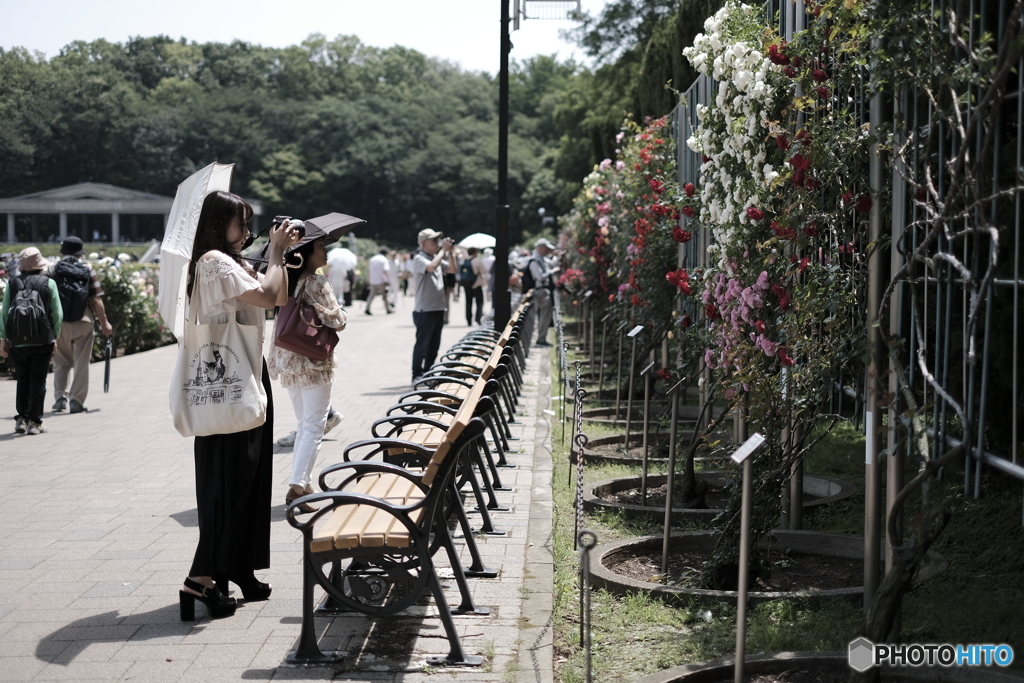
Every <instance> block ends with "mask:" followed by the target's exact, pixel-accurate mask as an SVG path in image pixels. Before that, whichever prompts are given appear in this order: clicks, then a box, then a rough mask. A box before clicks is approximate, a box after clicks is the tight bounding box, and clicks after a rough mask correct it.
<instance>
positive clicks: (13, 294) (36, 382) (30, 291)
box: [0, 247, 64, 435]
mask: <svg viewBox="0 0 1024 683" xmlns="http://www.w3.org/2000/svg"><path fill="white" fill-rule="evenodd" d="M18 258H19V266H18V268H19V270H20V271H21V274H20V275H19V276H18V277H12V278H11V279H10V282H9V283H8V286H7V289H5V290H4V297H3V304H2V305H0V356H4V357H6V358H9V359H10V363H11V367H13V368H14V371H15V373H16V374H17V375H18V388H17V395H16V398H15V406H16V409H17V413H18V414H17V416H16V417H15V422H14V431H15V432H17V433H18V434H30V435H32V434H39V433H41V432H45V431H46V429H45V428H44V427H43V402H44V401H45V400H46V374H47V373H48V372H49V370H50V358H51V357H52V356H53V349H54V346H55V343H54V342H56V340H57V337H59V336H60V329H61V323H63V321H64V318H63V314H62V311H61V306H60V294H58V292H57V285H56V283H54V281H53V280H51V279H50V278H49V277H48V276H47V275H46V268H47V267H48V266H49V262H48V261H47V260H46V259H45V258H44V257H43V255H42V254H40V253H39V250H38V249H37V248H35V247H28V248H27V249H24V250H22V252H21V253H20V254H19V255H18ZM26 322H29V323H31V324H30V325H27V324H25V323H26Z"/></svg>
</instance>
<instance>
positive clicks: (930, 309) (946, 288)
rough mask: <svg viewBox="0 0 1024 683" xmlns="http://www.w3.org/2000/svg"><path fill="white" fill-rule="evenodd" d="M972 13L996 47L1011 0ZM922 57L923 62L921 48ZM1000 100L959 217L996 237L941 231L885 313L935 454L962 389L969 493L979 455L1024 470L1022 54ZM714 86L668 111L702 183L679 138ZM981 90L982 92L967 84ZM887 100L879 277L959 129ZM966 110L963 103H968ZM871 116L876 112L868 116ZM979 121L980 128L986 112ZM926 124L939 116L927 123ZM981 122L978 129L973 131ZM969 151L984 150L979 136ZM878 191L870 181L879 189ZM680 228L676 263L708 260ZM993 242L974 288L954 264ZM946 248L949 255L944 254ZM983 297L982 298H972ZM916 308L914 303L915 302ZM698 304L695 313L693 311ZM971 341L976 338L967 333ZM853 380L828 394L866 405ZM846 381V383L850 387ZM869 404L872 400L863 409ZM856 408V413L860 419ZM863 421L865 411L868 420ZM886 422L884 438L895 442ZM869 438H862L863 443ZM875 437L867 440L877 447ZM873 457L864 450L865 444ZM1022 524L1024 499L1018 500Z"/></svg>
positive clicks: (799, 24)
mask: <svg viewBox="0 0 1024 683" xmlns="http://www.w3.org/2000/svg"><path fill="white" fill-rule="evenodd" d="M949 4H950V3H949V2H947V1H946V0H942V1H939V0H936V1H935V2H933V3H932V6H933V7H934V10H935V11H936V12H939V13H942V15H943V16H946V15H947V11H948V10H949V9H950V7H949ZM959 4H961V5H964V7H965V8H967V7H968V4H969V8H968V9H969V13H967V15H966V17H965V18H964V22H965V28H966V29H967V31H968V35H969V40H968V45H969V46H973V45H974V44H975V42H976V41H979V40H981V39H982V36H984V35H985V34H986V33H989V34H991V35H992V37H993V38H994V41H995V44H996V46H998V43H999V41H1000V40H1002V39H1003V37H1004V33H1005V31H1006V22H1007V21H1008V18H1009V16H1010V9H1011V8H1010V7H1009V6H1011V5H1012V3H1011V2H1007V1H1006V0H973V1H972V2H970V3H959ZM764 10H765V19H766V24H767V25H769V26H774V27H776V28H777V30H778V32H779V34H780V36H782V37H783V38H785V39H787V40H789V39H791V38H792V36H793V34H794V33H796V32H798V31H800V30H802V29H803V28H805V27H806V22H807V16H808V15H807V12H806V11H805V7H804V2H803V0H795V1H793V0H769V2H766V3H765V5H764ZM920 59H922V60H927V59H929V57H928V56H927V55H921V56H920ZM1010 86H1011V87H1008V88H1007V93H1006V95H1005V97H1004V102H1003V105H1002V107H1001V108H999V109H997V111H996V116H995V121H994V123H993V125H994V127H995V136H994V141H995V143H994V144H993V145H992V150H991V152H990V153H988V156H987V157H986V158H985V165H986V167H987V169H986V171H985V173H984V176H985V177H983V178H979V179H978V181H977V182H978V183H986V184H987V187H988V189H987V191H986V193H985V194H986V195H987V196H988V197H990V200H989V201H986V202H983V203H980V204H979V205H978V206H977V209H976V212H975V215H974V216H973V217H971V218H968V219H966V220H968V221H974V224H977V225H980V224H983V223H987V224H991V225H994V226H995V227H996V228H997V230H998V243H997V244H996V243H995V242H993V241H991V240H990V239H985V238H982V237H969V238H967V239H964V240H958V241H956V242H955V243H951V242H950V241H949V240H947V239H945V238H940V239H938V240H936V241H935V242H934V243H932V244H930V245H929V246H928V249H929V257H930V258H929V259H928V261H927V262H926V265H925V266H924V271H925V274H924V276H923V278H919V279H918V280H917V281H916V284H915V286H916V287H918V288H919V291H920V292H921V294H920V296H918V297H912V296H911V292H910V289H909V285H907V284H906V283H904V284H901V285H899V286H898V287H897V288H896V289H895V291H894V292H893V295H892V297H891V299H890V313H889V315H888V317H887V321H886V322H887V323H888V326H889V329H890V331H891V332H892V334H893V335H894V336H895V337H897V338H898V339H899V340H901V344H902V348H901V353H902V354H903V362H904V365H905V366H906V367H907V368H908V369H909V373H908V378H907V379H908V383H909V386H910V387H911V389H912V390H913V393H914V396H915V397H916V399H917V400H918V402H919V403H920V405H922V406H926V407H927V408H928V413H929V415H928V417H927V422H928V425H929V436H930V438H931V440H932V452H933V453H935V452H941V451H943V450H945V449H946V448H948V447H949V446H951V445H957V444H959V438H960V437H961V435H962V433H963V432H962V425H961V424H960V420H959V418H957V416H956V415H955V413H954V412H953V410H952V408H951V405H950V402H949V401H948V400H947V399H946V397H944V396H943V394H946V395H948V396H953V397H961V398H962V402H963V404H964V406H965V410H966V419H967V422H968V424H970V425H974V429H972V430H969V431H968V433H969V434H972V435H973V439H972V443H969V444H965V446H966V447H967V456H966V459H967V461H966V463H965V480H964V488H965V493H967V494H969V495H973V496H974V497H979V496H980V493H981V488H980V475H981V471H982V464H987V465H989V466H990V467H993V468H995V469H997V470H999V471H1001V472H1003V473H1006V474H1009V475H1011V476H1014V477H1016V478H1018V479H1021V480H1024V466H1022V465H1024V455H1022V454H1021V452H1020V450H1021V446H1020V440H1021V438H1022V434H1021V427H1022V425H1021V420H1022V409H1021V406H1020V401H1021V358H1020V355H1021V345H1022V343H1024V340H1022V337H1021V329H1020V327H1021V321H1020V312H1019V311H1020V305H1021V301H1020V297H1021V287H1022V285H1024V282H1022V280H1021V273H1020V269H1021V250H1022V235H1021V197H1020V192H1019V191H1016V190H1015V188H1017V187H1018V186H1019V184H1020V183H1021V177H1022V175H1024V168H1022V161H1024V155H1022V146H1024V145H1022V136H1021V130H1022V129H1024V111H1022V109H1021V107H1020V98H1021V93H1022V92H1024V59H1022V60H1021V63H1020V64H1018V65H1017V74H1016V75H1015V76H1014V77H1012V82H1011V83H1010ZM715 88H716V84H715V83H714V81H713V80H712V79H710V78H707V77H699V78H698V79H697V80H696V81H694V82H693V84H691V85H690V87H689V88H687V89H686V91H685V92H684V99H683V101H682V102H681V104H680V105H679V106H678V107H676V109H675V110H674V112H673V114H672V120H673V125H674V132H675V136H676V141H677V145H678V153H677V160H678V169H679V183H680V186H681V187H682V186H684V185H685V184H686V183H694V184H695V185H696V186H698V187H699V186H700V170H699V169H700V166H701V158H700V156H699V155H697V154H696V153H694V152H692V151H691V150H690V149H689V148H688V147H687V145H686V140H687V139H688V138H689V137H690V136H691V135H692V134H693V131H694V129H695V128H696V127H697V124H698V118H697V106H698V105H705V106H707V105H709V104H710V103H711V102H712V100H713V97H714V94H715ZM970 94H972V95H974V96H975V98H976V97H977V96H978V94H979V93H978V92H973V93H970ZM868 98H869V95H868V94H867V93H866V92H864V90H863V89H862V91H861V92H860V93H859V96H858V97H856V101H855V106H856V107H857V108H858V109H859V115H860V117H861V119H862V121H864V122H865V123H868V122H869V121H871V118H870V117H869V109H870V106H871V105H870V103H869V100H868ZM889 105H890V106H889V107H888V110H887V112H886V113H887V117H886V118H887V122H891V123H892V124H893V130H894V136H895V141H896V142H897V143H907V142H910V143H911V144H910V146H909V147H908V149H909V153H908V154H907V155H906V156H905V157H904V158H905V159H907V160H908V163H907V164H906V165H903V164H901V163H899V162H898V161H896V162H889V163H888V164H887V166H886V168H885V169H884V172H885V176H884V177H885V178H888V179H889V180H887V181H885V185H887V187H885V188H884V190H885V192H883V193H882V196H883V197H884V196H888V197H889V199H890V201H889V202H888V203H887V204H886V205H885V206H884V209H883V211H882V213H881V219H880V220H881V223H882V225H881V226H880V228H881V231H882V234H883V235H889V236H891V239H892V242H891V244H892V245H893V246H894V248H893V249H891V251H890V253H889V254H888V255H887V257H884V258H881V259H875V260H874V262H873V266H872V269H871V270H870V271H869V272H867V273H866V276H867V277H869V278H871V277H877V278H881V279H883V280H884V281H885V282H888V278H889V276H890V274H891V273H892V272H896V270H897V269H899V268H900V267H901V266H902V265H903V264H904V259H905V257H906V255H907V254H908V253H911V252H912V251H913V250H914V249H917V248H918V246H919V245H920V244H922V242H921V223H920V222H919V221H920V219H921V211H922V205H921V203H920V202H919V201H914V199H915V189H914V188H915V187H916V184H915V182H914V181H915V180H920V179H921V178H923V177H924V175H925V172H926V171H930V172H931V174H932V176H933V177H934V178H936V179H937V180H936V182H937V184H938V189H939V196H940V197H942V196H944V195H943V192H944V190H945V182H946V180H945V177H944V160H945V159H946V158H947V157H948V156H949V154H950V153H951V150H953V149H956V146H957V145H958V144H959V142H960V138H959V136H958V133H957V132H956V131H955V130H949V129H944V128H942V126H943V123H942V120H941V119H936V117H935V116H934V114H935V112H934V111H933V108H932V106H931V104H930V103H929V101H928V99H927V98H926V97H925V96H924V94H923V93H921V92H918V91H915V90H912V89H910V88H907V87H904V88H903V89H902V90H901V91H899V92H897V93H894V94H893V95H892V98H891V103H889ZM970 113H971V110H970V106H968V107H967V108H966V111H965V112H964V114H965V117H969V115H970ZM874 123H875V125H877V119H876V120H875V121H874ZM975 125H977V126H979V127H980V126H983V125H984V122H983V121H978V122H977V123H976V124H975ZM932 126H939V128H938V129H936V130H933V129H932V128H931V127H932ZM979 132H980V131H979ZM978 139H979V145H978V149H977V150H976V152H978V153H982V152H984V150H983V149H982V148H981V144H980V139H981V136H980V135H979V136H978ZM875 189H878V188H875ZM681 221H682V226H683V228H684V229H686V230H690V231H691V232H692V233H693V240H692V241H690V242H689V243H687V244H685V245H681V247H680V256H679V261H680V265H682V266H684V267H688V268H698V267H704V266H706V265H707V247H708V245H709V244H711V243H712V241H713V239H712V236H711V235H710V233H709V231H706V230H696V229H694V227H693V225H691V224H692V221H691V220H690V219H688V218H686V217H685V216H684V217H682V218H681ZM990 249H992V250H995V251H996V252H997V254H998V263H999V265H998V267H997V269H996V272H995V277H994V278H992V279H991V280H988V281H985V282H984V283H983V285H984V286H983V287H981V288H980V289H979V287H978V286H977V282H975V281H973V280H972V279H971V278H968V282H966V283H965V280H964V277H965V276H964V274H963V272H962V271H960V270H958V269H957V267H956V266H955V264H954V259H955V261H957V262H960V263H963V264H965V265H967V266H968V267H969V268H970V270H971V272H972V273H975V274H978V273H981V272H982V271H984V259H985V258H987V257H988V255H989V253H990ZM947 257H950V258H947ZM972 297H976V298H978V303H979V304H980V307H978V312H977V314H976V319H977V322H976V333H975V334H974V335H972V334H971V330H970V329H969V327H968V323H969V320H968V317H969V311H970V308H971V301H972ZM979 297H980V298H979ZM917 307H921V309H922V310H920V311H918V310H917ZM916 313H920V314H921V319H922V320H923V325H921V326H918V325H916V324H915V314H916ZM698 314H699V311H694V315H695V316H696V315H698ZM972 340H973V344H974V346H973V348H972V347H971V343H972ZM919 352H920V353H922V354H923V357H924V358H925V365H926V367H927V369H928V371H929V372H930V373H931V374H932V375H933V377H934V378H935V381H936V382H937V384H938V385H939V387H940V388H941V391H935V390H934V389H933V388H931V387H930V386H929V385H928V383H927V382H926V381H925V378H924V377H923V376H922V372H921V371H920V369H919V368H918V366H917V363H916V361H915V359H916V358H917V356H918V354H919ZM854 384H857V386H851V387H847V388H845V390H844V389H843V388H840V389H839V390H838V391H837V395H836V402H837V404H839V405H842V404H843V401H844V396H845V401H846V404H845V405H846V406H847V407H849V405H850V398H849V395H850V394H851V393H852V394H853V395H854V397H855V399H856V400H855V405H856V408H857V409H858V410H860V409H865V406H866V405H867V404H868V403H869V402H868V401H867V400H866V397H867V392H866V390H865V387H866V385H867V381H866V378H865V380H863V381H861V382H854ZM896 388H897V387H896V386H895V380H890V384H889V390H890V391H893V392H894V393H895V391H896ZM850 389H853V391H852V392H851V391H850ZM866 409H868V410H870V408H866ZM901 410H902V407H901V406H900V404H899V403H896V404H894V405H893V406H892V407H891V408H890V409H889V410H888V413H889V419H890V420H896V419H901V417H900V415H901ZM860 417H861V416H858V422H861V424H864V422H862V421H861V420H860V419H859V418H860ZM868 422H869V421H868ZM892 434H893V430H890V442H889V444H888V446H889V447H890V448H894V447H897V444H896V443H895V442H894V437H893V436H892ZM872 441H873V439H871V438H869V439H868V442H869V448H871V447H872V445H871V442H872ZM879 446H880V445H876V446H875V450H876V452H875V453H874V454H873V455H874V456H876V457H877V455H878V452H877V451H878V450H880V448H879ZM869 455H871V454H869ZM1022 523H1024V506H1022Z"/></svg>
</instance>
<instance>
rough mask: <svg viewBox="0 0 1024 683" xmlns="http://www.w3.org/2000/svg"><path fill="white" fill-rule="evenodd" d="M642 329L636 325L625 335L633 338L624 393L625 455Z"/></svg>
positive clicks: (641, 326)
mask: <svg viewBox="0 0 1024 683" xmlns="http://www.w3.org/2000/svg"><path fill="white" fill-rule="evenodd" d="M643 329H644V326H643V325H637V326H636V327H634V328H633V329H632V330H630V331H629V334H628V335H626V336H627V337H632V338H633V349H632V351H630V353H629V389H628V390H627V393H626V440H625V441H624V442H623V443H622V450H623V451H625V452H626V453H629V427H630V422H631V421H632V419H633V368H635V367H636V336H637V335H638V334H640V332H641V331H642V330H643Z"/></svg>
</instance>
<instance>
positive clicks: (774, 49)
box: [768, 41, 789, 66]
mask: <svg viewBox="0 0 1024 683" xmlns="http://www.w3.org/2000/svg"><path fill="white" fill-rule="evenodd" d="M785 45H786V41H782V48H784V47H785ZM782 48H780V47H779V46H778V45H776V44H775V43H772V44H771V45H769V46H768V59H770V60H771V62H772V64H779V65H781V66H785V65H787V64H789V57H787V56H786V55H785V54H783V52H782Z"/></svg>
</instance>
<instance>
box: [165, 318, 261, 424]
mask: <svg viewBox="0 0 1024 683" xmlns="http://www.w3.org/2000/svg"><path fill="white" fill-rule="evenodd" d="M231 317H232V320H231V321H230V322H228V323H225V324H216V325H197V324H194V323H193V322H192V321H191V320H186V321H185V329H184V334H183V336H182V338H181V339H180V340H179V342H178V364H177V365H176V366H175V368H174V375H173V377H172V379H171V391H170V400H171V415H172V416H173V418H174V427H175V429H177V430H178V433H179V434H181V435H182V436H209V435H210V434H234V433H235V432H243V431H246V430H248V429H252V428H253V427H258V426H260V425H261V424H263V423H264V422H265V421H266V419H267V393H266V391H265V390H264V389H263V382H262V374H263V349H262V348H261V345H260V330H259V328H258V327H256V326H255V325H242V324H240V323H239V322H237V320H235V319H234V318H235V316H234V315H232V316H231Z"/></svg>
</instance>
